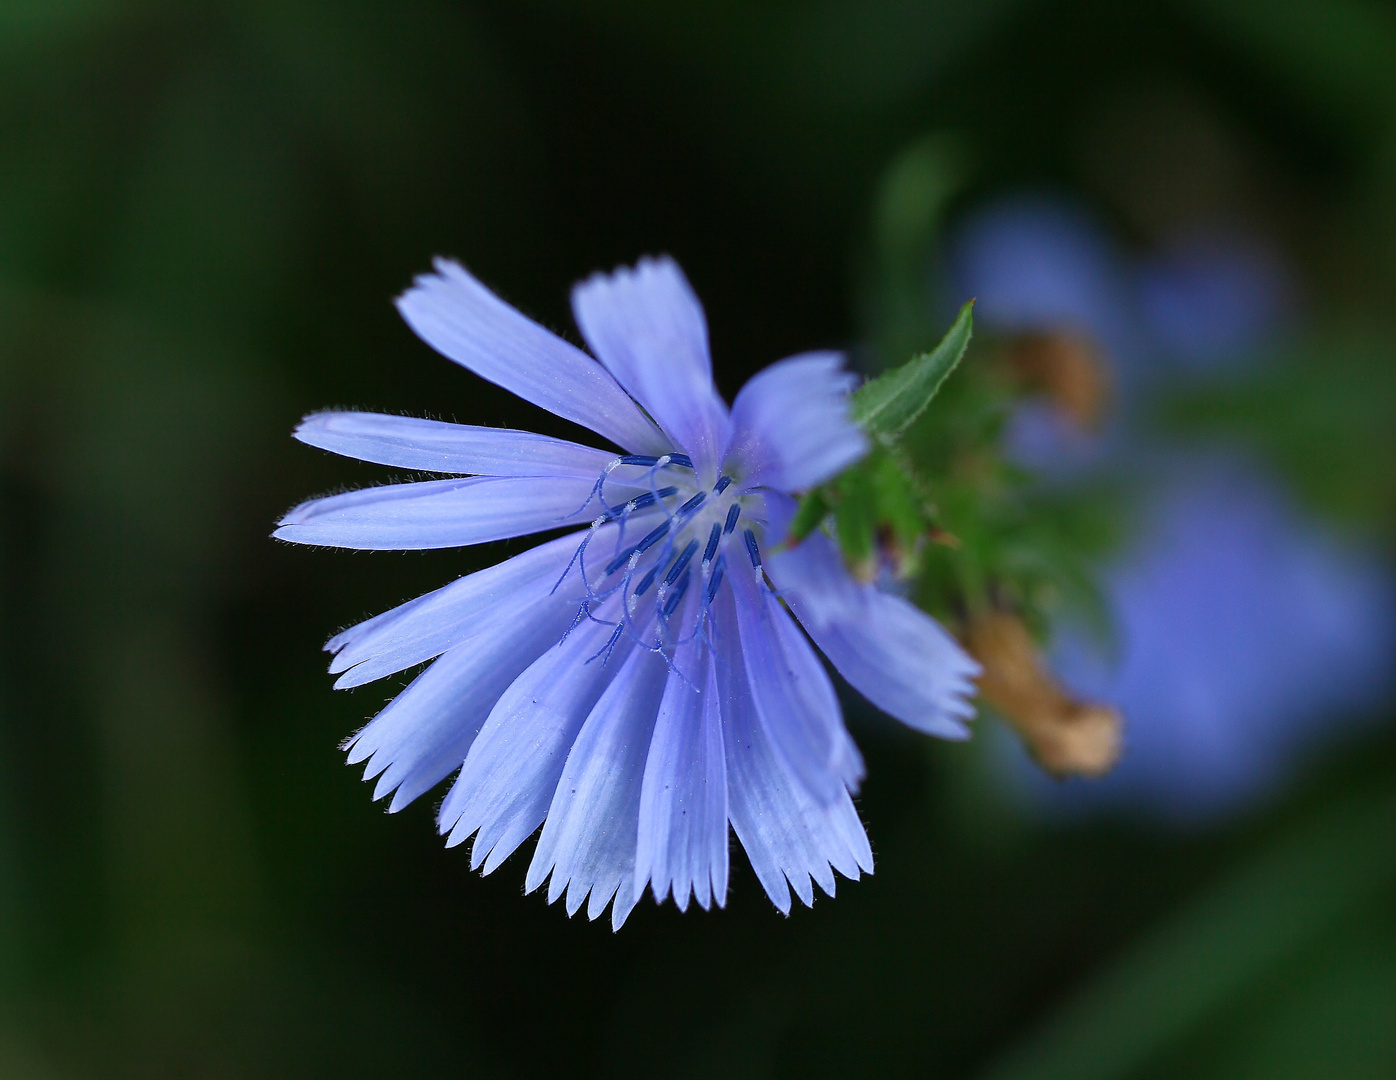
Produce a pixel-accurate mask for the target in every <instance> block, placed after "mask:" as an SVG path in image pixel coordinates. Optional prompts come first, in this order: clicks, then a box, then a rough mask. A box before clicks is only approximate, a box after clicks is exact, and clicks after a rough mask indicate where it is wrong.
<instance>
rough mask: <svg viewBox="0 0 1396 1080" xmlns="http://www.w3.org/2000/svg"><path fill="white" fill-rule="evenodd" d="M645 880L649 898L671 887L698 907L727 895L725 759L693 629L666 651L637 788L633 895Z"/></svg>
mask: <svg viewBox="0 0 1396 1080" xmlns="http://www.w3.org/2000/svg"><path fill="white" fill-rule="evenodd" d="M646 880H649V881H651V883H652V886H653V889H654V899H655V902H656V903H660V904H662V903H663V902H664V898H665V897H666V896H668V895H669V893H670V890H671V889H672V891H673V894H674V903H675V905H677V907H678V909H679V910H680V911H686V910H687V909H688V897H689V894H690V892H691V893H692V894H693V897H694V899H696V900H697V901H698V906H699V907H701V908H703V909H704V910H705V911H706V910H707V909H708V906H709V904H710V903H711V900H712V898H713V897H714V896H715V897H716V899H717V903H718V906H719V907H722V906H723V905H725V904H726V902H727V764H726V761H725V760H724V758H723V752H722V720H721V717H720V716H719V714H718V709H717V683H716V676H715V675H714V673H713V670H712V658H711V656H710V655H709V650H708V646H707V644H706V643H705V642H704V641H703V640H702V638H701V636H700V635H698V634H696V633H695V634H694V635H693V637H692V638H691V639H690V640H689V641H688V642H685V643H682V644H680V645H679V647H678V648H677V649H676V650H675V651H674V659H673V669H672V670H671V671H670V673H669V681H668V685H667V686H666V687H665V688H664V700H663V702H662V703H661V704H660V706H659V717H658V719H657V720H656V721H655V725H654V736H653V738H652V740H651V741H650V747H649V756H648V758H647V759H646V761H645V782H644V788H643V790H642V792H641V795H640V830H639V845H638V848H637V851H636V856H635V896H636V898H637V899H638V898H639V896H640V895H641V894H642V893H643V892H644V890H645V882H646Z"/></svg>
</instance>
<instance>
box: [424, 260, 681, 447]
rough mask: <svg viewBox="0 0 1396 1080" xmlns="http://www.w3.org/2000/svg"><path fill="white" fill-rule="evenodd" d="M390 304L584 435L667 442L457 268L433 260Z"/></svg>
mask: <svg viewBox="0 0 1396 1080" xmlns="http://www.w3.org/2000/svg"><path fill="white" fill-rule="evenodd" d="M433 265H434V266H435V267H436V273H434V274H422V275H421V276H420V277H418V278H417V280H416V281H415V282H414V283H413V285H412V288H410V289H408V290H407V291H406V292H405V293H403V294H402V295H401V296H400V297H398V300H397V309H398V311H399V312H401V314H402V317H403V318H404V319H406V320H407V323H408V325H409V326H411V327H412V329H413V330H415V331H416V332H417V336H418V337H420V338H421V339H422V340H423V341H425V342H426V343H427V344H428V345H430V346H431V347H432V348H433V349H435V350H436V351H437V352H439V353H441V354H442V355H443V356H446V357H447V358H449V359H451V360H454V361H455V362H456V363H458V364H460V365H461V366H462V367H466V368H469V369H470V370H471V371H473V372H475V374H476V375H479V376H480V377H481V378H482V379H488V380H489V381H490V382H492V383H495V384H496V385H498V386H502V387H504V389H506V390H508V391H510V392H511V393H514V394H517V395H518V396H519V397H521V398H523V399H524V400H525V401H531V402H533V404H535V405H539V406H541V407H542V408H544V409H547V410H548V411H549V412H552V413H555V414H556V415H558V416H561V417H564V418H566V419H568V420H572V421H575V422H576V423H578V424H582V425H584V426H586V427H589V428H591V430H592V431H595V432H596V433H597V434H599V435H604V436H605V437H606V438H608V439H610V440H611V441H612V442H613V443H615V444H616V445H617V446H622V447H624V448H625V449H627V450H631V451H634V452H637V453H647V454H662V453H664V452H665V451H666V450H669V449H671V447H670V446H669V442H668V440H667V439H665V438H664V437H663V436H662V435H661V434H660V433H659V432H658V431H657V430H656V429H655V427H654V425H653V424H652V423H651V422H650V421H649V420H648V419H647V418H646V417H645V415H644V413H643V412H641V411H640V409H639V408H637V407H636V405H635V402H634V401H632V400H631V399H630V397H629V396H628V395H627V394H626V392H625V391H624V390H622V389H621V388H620V386H619V384H618V383H617V382H616V380H615V379H614V378H613V377H612V376H611V374H609V373H608V372H607V371H606V369H605V368H603V367H602V366H601V365H600V364H598V363H597V362H596V361H595V360H593V359H592V358H591V357H589V356H588V355H587V354H586V353H584V352H582V350H581V349H578V348H576V347H575V346H572V345H569V344H568V343H567V342H565V341H563V340H562V338H560V337H558V336H557V335H556V334H553V333H551V332H550V331H548V330H545V329H543V327H541V326H539V325H538V324H537V323H536V322H534V321H533V320H531V319H529V318H527V317H525V316H524V315H522V314H521V313H520V312H518V311H516V310H515V309H514V308H512V307H510V306H509V305H508V304H506V303H505V302H504V301H503V300H501V299H499V297H497V296H495V295H494V293H492V292H490V291H489V289H487V288H485V287H484V286H483V285H481V284H480V282H478V281H476V280H475V278H473V277H472V276H471V275H470V274H469V273H467V272H466V270H465V268H464V267H462V266H461V265H460V264H459V263H455V262H452V261H450V260H449V259H437V260H436V261H435V263H434V264H433Z"/></svg>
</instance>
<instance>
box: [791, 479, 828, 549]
mask: <svg viewBox="0 0 1396 1080" xmlns="http://www.w3.org/2000/svg"><path fill="white" fill-rule="evenodd" d="M832 509H833V507H832V506H830V505H829V500H828V499H827V498H825V496H824V489H823V488H815V489H814V490H813V491H811V492H809V493H808V494H806V495H805V497H804V498H802V499H801V500H800V506H799V508H798V509H797V510H796V511H795V517H794V520H792V521H791V522H790V531H789V534H788V539H787V541H786V542H787V543H788V544H789V545H790V546H791V547H794V546H795V545H796V544H798V543H799V542H800V541H801V540H803V539H804V538H805V537H807V536H808V535H809V534H810V533H812V532H814V530H815V529H817V528H819V526H820V525H822V524H823V523H824V519H825V518H826V517H828V515H829V511H830V510H832Z"/></svg>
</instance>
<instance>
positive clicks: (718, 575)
mask: <svg viewBox="0 0 1396 1080" xmlns="http://www.w3.org/2000/svg"><path fill="white" fill-rule="evenodd" d="M726 565H727V560H726V559H718V560H717V566H715V567H713V576H712V577H710V578H709V579H708V592H707V601H708V604H709V606H711V605H712V602H713V597H714V596H716V595H717V587H718V586H719V585H721V584H722V570H723V567H725V566H726Z"/></svg>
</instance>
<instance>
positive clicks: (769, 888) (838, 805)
mask: <svg viewBox="0 0 1396 1080" xmlns="http://www.w3.org/2000/svg"><path fill="white" fill-rule="evenodd" d="M715 617H716V626H717V633H716V646H715V648H716V664H715V671H716V675H717V692H718V700H719V710H720V712H721V714H722V733H723V747H724V751H725V755H726V761H727V802H728V814H729V816H730V817H731V820H732V827H733V829H734V830H735V831H736V833H737V839H738V840H740V841H741V843H742V847H743V849H745V851H746V853H747V857H748V858H749V859H751V865H752V868H753V869H754V870H755V871H756V876H757V878H758V879H759V880H760V882H761V886H762V888H764V889H765V890H766V895H767V896H769V897H770V898H771V903H773V904H775V906H776V907H777V908H779V909H780V910H781V911H782V912H784V913H785V914H787V915H788V914H789V913H790V889H789V886H787V884H786V881H787V879H788V880H789V882H790V884H792V885H793V886H794V887H795V891H796V893H797V894H798V895H799V897H800V899H801V900H803V901H804V903H805V904H806V905H807V906H808V905H810V904H811V903H813V901H814V892H813V889H812V888H811V884H810V879H811V877H813V878H814V879H815V880H816V881H818V882H819V884H820V887H821V888H823V889H824V891H825V892H826V893H827V894H828V895H830V896H832V895H833V894H834V875H833V873H832V870H833V869H836V870H838V872H839V873H841V874H843V875H844V876H845V877H848V878H852V879H854V880H857V878H858V876H859V872H860V868H861V870H864V871H867V872H868V873H872V869H873V859H872V849H871V848H870V847H869V846H868V837H867V833H866V832H865V831H864V830H863V823H862V822H861V821H859V820H858V812H857V811H856V810H855V809H854V808H853V800H852V799H850V798H849V795H848V792H847V790H844V791H842V792H841V793H840V794H839V796H838V798H836V799H835V800H834V801H833V802H832V803H830V804H828V805H821V804H820V803H819V802H817V801H816V800H815V799H813V798H812V797H811V796H810V794H809V792H808V791H807V789H806V788H805V786H804V785H803V784H801V783H799V782H798V781H797V780H796V779H795V777H794V775H793V774H792V773H791V771H790V769H789V767H788V766H787V765H786V763H785V761H784V759H783V758H782V756H781V755H780V753H779V752H778V751H777V750H776V748H775V745H774V743H773V742H772V741H771V738H770V735H769V733H768V731H767V730H766V727H765V725H764V724H763V723H762V720H761V716H760V713H759V712H758V711H757V709H756V706H755V703H754V701H753V700H752V685H751V681H750V680H749V676H748V671H747V667H746V663H745V661H744V659H743V654H744V652H745V649H744V648H743V645H742V642H741V640H740V633H739V631H738V627H737V619H736V612H735V611H734V610H733V600H732V597H731V595H730V594H728V593H727V592H726V591H725V590H724V591H723V592H722V593H720V594H719V595H718V599H717V605H716V609H715ZM831 864H832V869H831Z"/></svg>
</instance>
